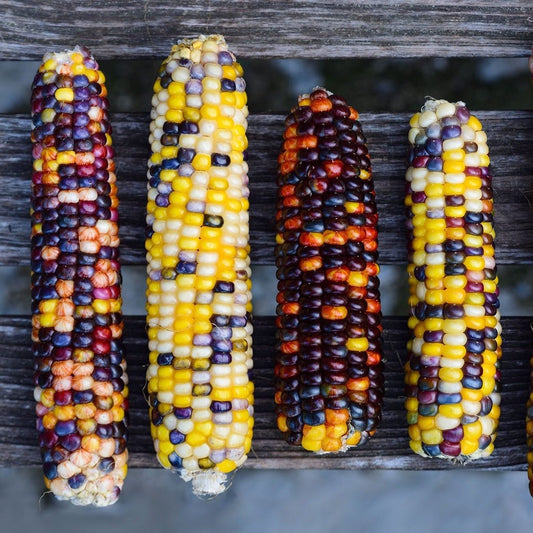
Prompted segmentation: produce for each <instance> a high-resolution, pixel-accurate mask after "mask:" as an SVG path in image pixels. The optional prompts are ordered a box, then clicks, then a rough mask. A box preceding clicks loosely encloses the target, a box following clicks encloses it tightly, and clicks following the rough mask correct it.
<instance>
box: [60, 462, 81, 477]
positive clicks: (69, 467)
mask: <svg viewBox="0 0 533 533" xmlns="http://www.w3.org/2000/svg"><path fill="white" fill-rule="evenodd" d="M80 472H81V468H80V467H79V466H76V465H75V464H74V463H73V462H72V461H69V460H68V459H67V460H66V461H63V462H61V463H59V464H58V465H57V473H58V475H59V476H61V477H62V478H65V479H68V478H69V477H72V476H74V475H76V474H79V473H80Z"/></svg>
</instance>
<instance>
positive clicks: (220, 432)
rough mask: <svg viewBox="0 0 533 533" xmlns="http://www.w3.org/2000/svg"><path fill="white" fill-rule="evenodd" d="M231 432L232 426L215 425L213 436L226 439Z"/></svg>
mask: <svg viewBox="0 0 533 533" xmlns="http://www.w3.org/2000/svg"><path fill="white" fill-rule="evenodd" d="M230 432H231V426H229V425H228V426H226V425H220V426H219V425H215V427H214V428H213V432H212V434H213V436H214V437H217V438H219V439H226V438H227V437H228V435H229V434H230Z"/></svg>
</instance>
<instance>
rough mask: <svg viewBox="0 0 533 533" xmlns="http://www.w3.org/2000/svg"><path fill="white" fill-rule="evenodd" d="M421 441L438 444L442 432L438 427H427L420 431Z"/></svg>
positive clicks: (440, 440)
mask: <svg viewBox="0 0 533 533" xmlns="http://www.w3.org/2000/svg"><path fill="white" fill-rule="evenodd" d="M420 434H421V436H422V442H424V443H425V444H429V445H436V444H440V443H441V442H442V441H443V438H442V432H441V431H440V430H439V429H429V430H424V431H421V432H420Z"/></svg>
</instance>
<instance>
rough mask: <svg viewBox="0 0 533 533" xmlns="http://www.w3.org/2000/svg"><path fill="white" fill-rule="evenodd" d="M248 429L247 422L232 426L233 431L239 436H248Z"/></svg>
mask: <svg viewBox="0 0 533 533" xmlns="http://www.w3.org/2000/svg"><path fill="white" fill-rule="evenodd" d="M248 429H249V428H248V424H247V423H246V422H233V424H231V430H232V431H234V432H235V433H238V434H239V435H246V434H247V433H248Z"/></svg>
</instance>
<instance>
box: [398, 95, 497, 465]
mask: <svg viewBox="0 0 533 533" xmlns="http://www.w3.org/2000/svg"><path fill="white" fill-rule="evenodd" d="M410 126H411V129H410V131H409V142H410V146H411V148H410V151H409V168H408V170H407V174H406V178H407V194H406V200H405V203H406V206H407V216H408V233H409V235H408V237H409V256H408V260H409V267H408V274H409V290H410V296H409V306H410V315H411V316H410V318H409V323H408V324H409V328H410V331H411V339H410V340H409V342H408V361H407V364H406V378H405V379H406V392H407V400H406V408H407V420H408V424H409V436H410V445H411V448H412V449H413V450H414V451H415V452H416V453H418V454H420V455H423V456H427V457H441V458H448V459H456V460H459V461H467V460H470V459H476V458H480V457H486V456H488V455H490V453H491V452H492V450H493V447H494V444H493V443H494V439H495V437H496V428H497V425H498V419H499V413H500V407H499V406H500V393H499V391H500V385H499V380H500V371H499V358H500V356H501V336H500V334H501V326H500V320H499V319H500V314H499V311H498V307H499V302H498V294H499V291H498V287H497V284H498V277H497V275H496V264H495V261H494V247H493V240H494V229H493V214H492V213H493V201H492V188H491V181H492V178H491V174H490V167H489V164H490V161H489V156H488V147H487V142H486V141H487V137H486V134H485V133H484V131H483V130H482V127H481V124H480V122H479V121H478V119H477V118H476V117H474V116H473V115H471V114H470V112H469V111H468V109H467V108H466V107H465V105H464V104H463V103H462V102H457V103H455V104H452V103H449V102H447V101H445V100H429V101H428V102H427V103H426V104H425V106H424V107H423V108H422V112H421V113H416V114H415V115H414V116H413V117H412V119H411V122H410Z"/></svg>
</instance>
